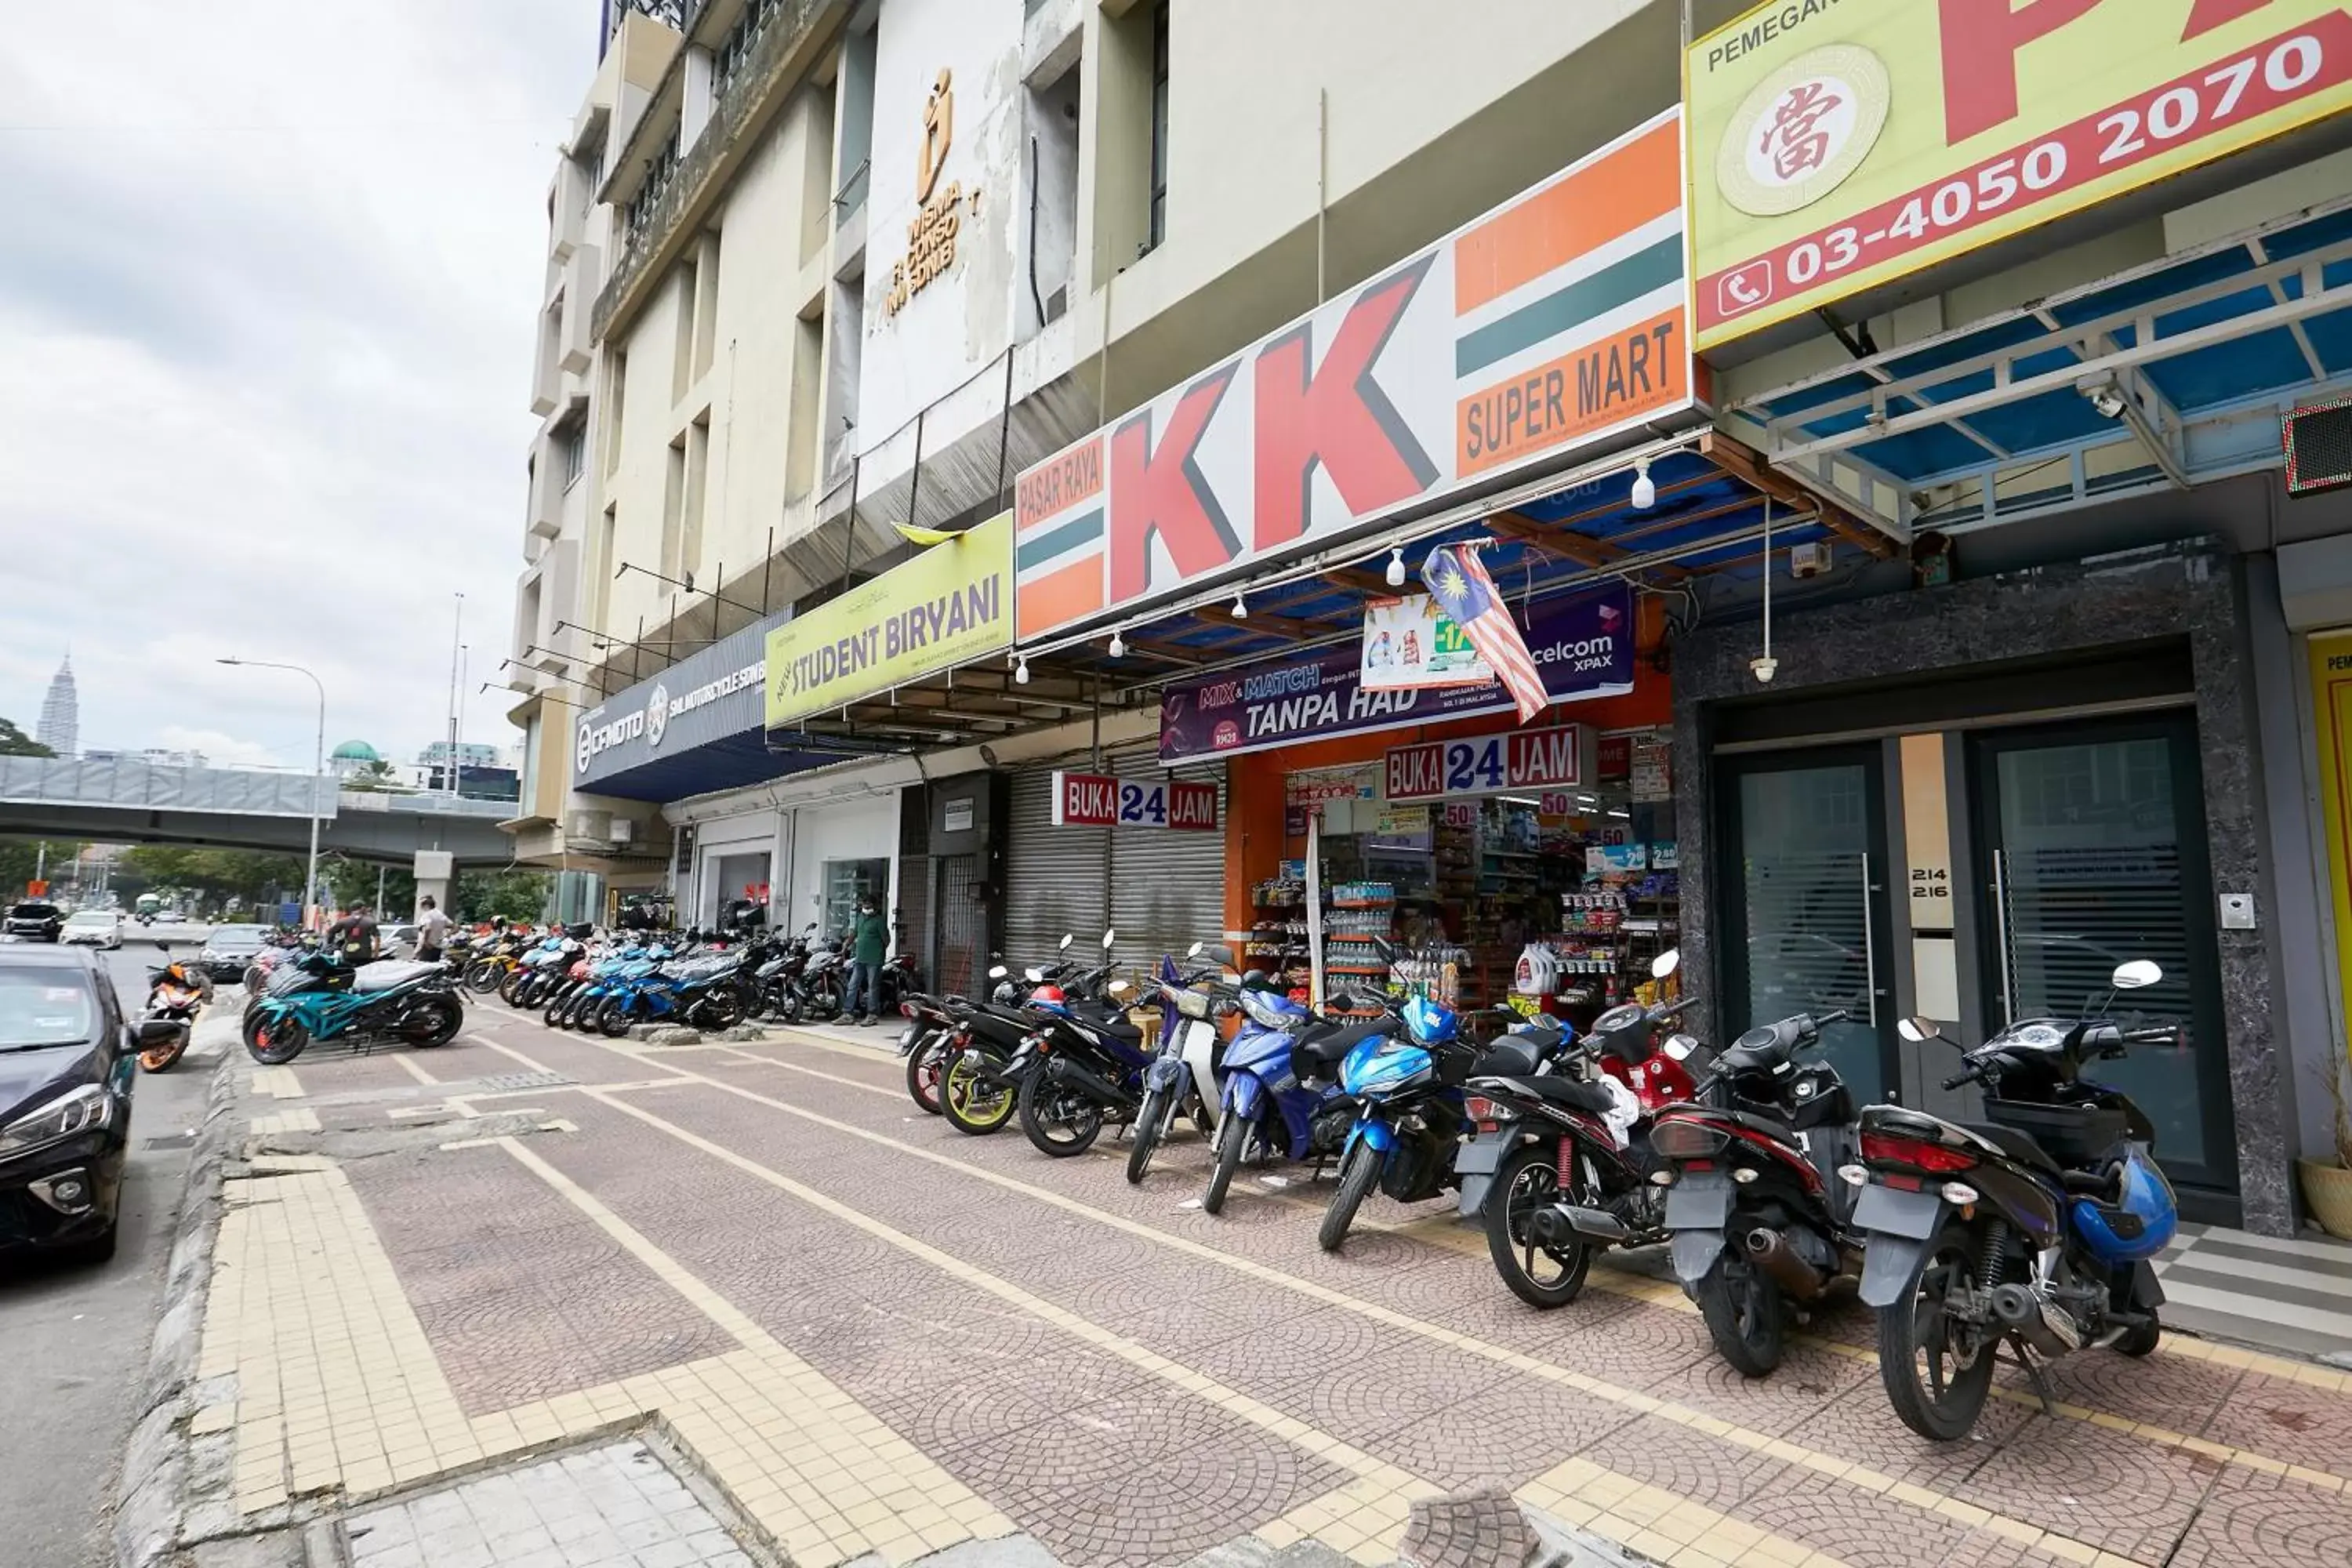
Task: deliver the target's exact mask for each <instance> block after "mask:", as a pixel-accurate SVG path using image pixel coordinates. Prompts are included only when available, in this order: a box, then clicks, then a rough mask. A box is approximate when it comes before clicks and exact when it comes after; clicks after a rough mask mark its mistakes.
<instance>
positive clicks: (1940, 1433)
mask: <svg viewBox="0 0 2352 1568" xmlns="http://www.w3.org/2000/svg"><path fill="white" fill-rule="evenodd" d="M1976 1274H1977V1247H1976V1238H1975V1237H1974V1236H1972V1235H1971V1234H1970V1232H1969V1227H1968V1226H1964V1225H1948V1226H1945V1227H1944V1228H1943V1230H1942V1232H1941V1233H1939V1234H1938V1235H1937V1237H1936V1238H1935V1239H1934V1240H1933V1241H1931V1242H1929V1243H1928V1244H1927V1253H1926V1256H1924V1257H1923V1258H1920V1260H1919V1267H1918V1269H1917V1271H1916V1273H1914V1274H1913V1276H1912V1278H1911V1284H1910V1288H1909V1289H1906V1290H1905V1291H1904V1292H1903V1296H1902V1299H1901V1300H1897V1301H1894V1302H1891V1303H1889V1304H1888V1305H1886V1306H1884V1307H1881V1308H1880V1309H1878V1376H1879V1381H1880V1382H1882V1383H1884V1384H1885V1385H1886V1402H1887V1403H1888V1404H1889V1405H1893V1406H1895V1415H1896V1416H1897V1417H1899V1418H1900V1419H1901V1421H1902V1423H1903V1425H1905V1426H1908V1427H1910V1428H1911V1430H1913V1431H1914V1432H1916V1433H1918V1434H1919V1436H1922V1437H1926V1438H1927V1439H1929V1440H1931V1441H1933V1442H1937V1443H1950V1442H1954V1441H1957V1440H1958V1439H1959V1438H1962V1437H1965V1436H1968V1435H1969V1429H1970V1428H1972V1427H1973V1426H1976V1424H1977V1416H1978V1415H1979V1414H1981V1413H1982V1412H1983V1410H1984V1402H1985V1396H1986V1394H1988V1393H1989V1392H1990V1390H1991V1388H1992V1363H1993V1352H1994V1351H1995V1350H1997V1349H1999V1348H2000V1340H1999V1338H1998V1337H1997V1336H1995V1335H1993V1334H1991V1333H1990V1332H1988V1331H1984V1330H1981V1329H1979V1330H1976V1331H1975V1332H1976V1334H1977V1336H1978V1337H1977V1339H1976V1342H1975V1343H1974V1345H1973V1346H1970V1345H1969V1325H1964V1324H1959V1323H1957V1322H1955V1321H1953V1320H1952V1319H1950V1318H1949V1317H1948V1316H1947V1315H1946V1313H1945V1310H1944V1308H1945V1303H1946V1302H1947V1301H1948V1300H1949V1299H1950V1298H1951V1296H1952V1295H1953V1294H1954V1293H1956V1292H1964V1291H1971V1290H1973V1289H1977V1288H1979V1286H1980V1285H1981V1284H1983V1283H1984V1282H1983V1281H1979V1279H1977V1278H1976ZM1956 1331H1957V1333H1956ZM1956 1340H1957V1342H1956ZM1964 1357H1965V1358H1966V1359H1965V1360H1964V1359H1963V1358H1964Z"/></svg>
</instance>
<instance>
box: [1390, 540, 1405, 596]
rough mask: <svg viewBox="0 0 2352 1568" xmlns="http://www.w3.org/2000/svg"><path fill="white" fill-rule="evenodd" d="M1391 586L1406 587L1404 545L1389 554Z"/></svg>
mask: <svg viewBox="0 0 2352 1568" xmlns="http://www.w3.org/2000/svg"><path fill="white" fill-rule="evenodd" d="M1389 586H1390V587H1391V588H1402V587H1403V586H1404V546H1403V545H1402V544H1400V545H1398V546H1397V547H1396V548H1395V549H1393V550H1391V551H1390V552H1389Z"/></svg>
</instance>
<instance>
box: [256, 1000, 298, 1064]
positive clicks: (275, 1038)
mask: <svg viewBox="0 0 2352 1568" xmlns="http://www.w3.org/2000/svg"><path fill="white" fill-rule="evenodd" d="M309 1044H310V1030H308V1029H306V1028H304V1027H303V1026H301V1025H299V1024H298V1023H296V1022H295V1021H294V1020H293V1019H291V1018H271V1017H268V1016H264V1015H262V1014H259V1013H248V1014H247V1015H246V1019H245V1048H246V1050H247V1053H248V1054H250V1055H251V1056H252V1058H253V1059H254V1060H255V1061H257V1062H259V1063H261V1064H262V1065H263V1066H264V1067H273V1068H275V1067H284V1066H285V1065H286V1064H287V1063H288V1062H290V1061H292V1060H293V1059H294V1058H296V1057H299V1056H300V1055H301V1054H302V1047H304V1046H307V1045H309Z"/></svg>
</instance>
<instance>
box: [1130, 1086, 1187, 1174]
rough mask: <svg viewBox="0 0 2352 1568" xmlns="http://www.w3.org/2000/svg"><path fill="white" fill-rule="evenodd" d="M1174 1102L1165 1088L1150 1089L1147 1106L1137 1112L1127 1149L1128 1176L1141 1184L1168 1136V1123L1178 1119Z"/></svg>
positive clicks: (1144, 1100) (1144, 1098)
mask: <svg viewBox="0 0 2352 1568" xmlns="http://www.w3.org/2000/svg"><path fill="white" fill-rule="evenodd" d="M1175 1115H1176V1107H1175V1104H1174V1101H1173V1100H1171V1097H1170V1095H1169V1093H1168V1091H1167V1090H1166V1089H1146V1090H1145V1091H1144V1094H1143V1109H1142V1110H1139V1111H1137V1112H1136V1113H1135V1133H1134V1136H1133V1137H1132V1138H1131V1139H1130V1140H1129V1146H1128V1151H1127V1179H1128V1181H1129V1183H1139V1182H1141V1181H1142V1180H1143V1175H1144V1173H1145V1172H1147V1171H1149V1170H1150V1169H1151V1156H1152V1154H1153V1153H1154V1152H1157V1151H1158V1149H1159V1148H1160V1140H1161V1139H1162V1138H1165V1137H1166V1136H1168V1123H1169V1122H1170V1121H1173V1120H1174V1119H1175Z"/></svg>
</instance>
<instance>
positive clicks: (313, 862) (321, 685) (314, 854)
mask: <svg viewBox="0 0 2352 1568" xmlns="http://www.w3.org/2000/svg"><path fill="white" fill-rule="evenodd" d="M214 662H215V664H233V665H236V666H238V667H240V668H246V669H290V670H292V671H293V672H294V673H295V674H297V675H299V676H303V677H305V678H307V679H309V680H310V684H311V685H312V686H314V687H316V688H317V689H318V691H319V741H318V746H317V749H316V750H315V751H313V752H312V753H311V762H310V861H309V863H308V864H307V865H305V866H304V868H303V869H302V925H303V928H304V929H305V930H308V929H309V928H310V900H312V899H313V898H315V897H316V896H317V895H318V890H319V792H320V786H321V785H322V784H324V783H325V782H326V777H327V688H326V684H325V682H323V681H321V680H320V679H319V678H318V677H317V676H316V675H313V674H311V672H310V670H308V669H305V668H303V667H302V666H300V665H299V664H274V663H272V662H270V661H269V660H268V659H266V658H223V659H215V660H214Z"/></svg>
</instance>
